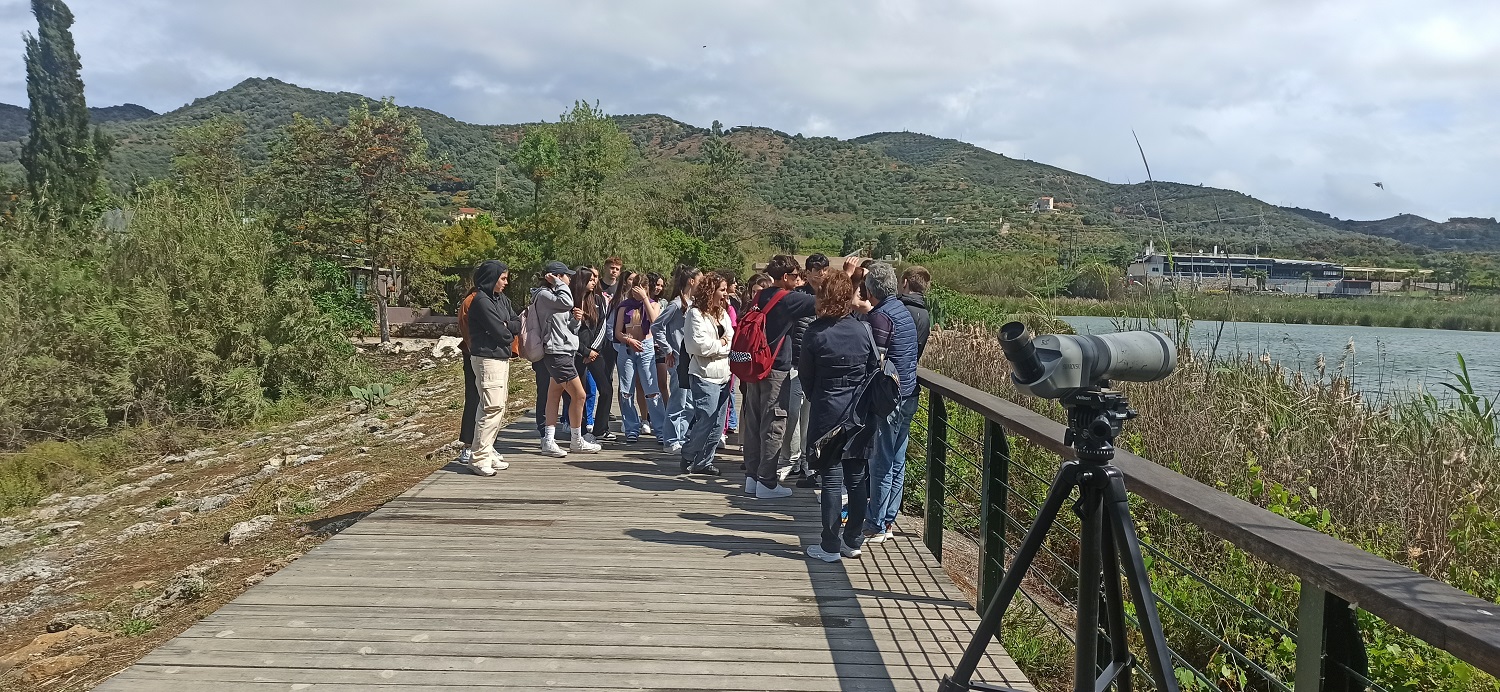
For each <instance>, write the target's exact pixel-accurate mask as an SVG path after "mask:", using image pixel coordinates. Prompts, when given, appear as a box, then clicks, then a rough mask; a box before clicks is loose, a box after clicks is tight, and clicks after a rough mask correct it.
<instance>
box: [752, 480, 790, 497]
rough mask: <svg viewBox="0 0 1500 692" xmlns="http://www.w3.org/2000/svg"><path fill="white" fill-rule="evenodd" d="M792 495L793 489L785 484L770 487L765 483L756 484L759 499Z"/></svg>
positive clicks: (756, 495) (756, 493) (756, 494)
mask: <svg viewBox="0 0 1500 692" xmlns="http://www.w3.org/2000/svg"><path fill="white" fill-rule="evenodd" d="M791 496H792V489H791V488H788V487H786V486H784V485H778V486H776V487H774V488H768V487H766V484H764V483H756V484H755V499H757V500H775V499H778V498H783V497H791Z"/></svg>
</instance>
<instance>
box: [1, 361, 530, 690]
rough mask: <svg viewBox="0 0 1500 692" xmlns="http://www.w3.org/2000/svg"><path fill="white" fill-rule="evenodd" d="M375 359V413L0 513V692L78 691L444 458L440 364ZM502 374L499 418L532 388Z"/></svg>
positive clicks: (320, 423) (335, 414) (251, 435)
mask: <svg viewBox="0 0 1500 692" xmlns="http://www.w3.org/2000/svg"><path fill="white" fill-rule="evenodd" d="M371 350H372V351H373V349H371ZM384 350H385V351H386V352H385V353H381V354H378V355H377V354H373V353H372V354H371V355H370V357H372V358H375V359H376V362H377V363H378V364H379V367H380V368H381V370H382V371H385V372H388V373H390V380H391V381H405V382H406V384H403V385H399V386H397V387H396V389H395V391H394V392H393V393H392V394H391V395H390V397H389V399H388V400H387V401H385V402H382V403H376V404H375V405H373V406H368V407H367V406H366V405H362V404H345V403H340V404H338V405H337V406H335V407H332V408H329V409H326V410H324V411H321V412H318V413H317V414H315V415H313V416H311V417H309V418H305V419H303V420H300V421H297V422H294V423H290V424H287V425H282V426H278V427H276V428H273V429H268V430H259V431H242V432H239V433H237V434H233V433H226V434H224V435H223V436H222V437H221V438H220V439H219V440H218V441H217V442H218V444H215V445H214V446H212V447H205V448H201V449H196V450H192V451H189V452H187V453H184V454H178V455H172V456H167V457H162V458H154V459H151V460H149V461H146V462H145V463H141V464H140V465H138V466H135V467H134V468H130V469H128V470H124V471H122V472H120V473H118V474H114V475H113V476H111V477H109V478H108V479H106V480H104V481H100V482H95V483H92V484H90V485H87V486H84V487H80V488H77V489H75V490H73V491H72V492H70V493H66V494H59V495H54V496H52V497H50V498H47V499H46V500H44V501H43V504H42V505H40V506H38V507H35V508H32V509H30V510H29V511H22V512H21V513H18V514H16V515H14V516H10V517H4V518H0V652H7V653H6V654H5V655H3V656H0V688H3V689H5V690H17V691H29V690H47V691H48V692H53V691H57V690H70V691H71V690H86V689H89V688H91V687H93V686H94V685H96V684H98V682H99V681H101V680H103V679H104V678H106V677H109V676H110V675H113V674H114V673H116V672H118V671H119V670H121V669H123V668H125V667H126V666H127V665H129V664H130V663H132V662H134V661H135V660H136V659H137V658H140V657H141V656H142V655H144V654H145V653H146V652H148V651H150V650H151V649H153V648H155V647H156V646H157V645H159V644H161V643H162V642H165V641H166V640H168V639H170V638H172V637H173V636H175V635H177V634H178V633H180V632H181V631H183V630H184V629H186V628H187V627H189V626H190V625H192V624H193V623H194V622H196V621H197V620H199V619H200V618H202V617H204V616H205V615H207V614H208V613H211V612H213V611H214V610H215V609H217V608H218V607H219V606H220V605H222V604H224V603H225V602H227V601H229V600H230V599H232V598H234V597H235V596H237V595H239V594H240V593H241V592H242V591H244V590H245V589H246V588H247V587H248V586H249V585H251V584H255V583H257V582H258V581H260V580H261V579H264V578H265V576H266V575H269V574H273V573H275V572H276V571H277V570H279V569H281V568H282V567H285V566H286V565H287V564H290V563H291V562H292V561H293V560H296V559H297V557H299V556H300V555H301V554H302V553H303V552H305V551H306V550H307V549H309V548H311V547H312V546H314V545H317V544H318V543H320V542H322V541H323V540H325V539H327V538H328V537H329V536H332V535H334V534H335V533H337V532H339V531H341V530H343V529H344V528H347V527H348V526H349V525H350V524H352V523H353V522H354V521H356V520H358V519H359V518H360V517H361V516H363V515H364V514H366V513H368V512H369V511H371V510H373V509H375V508H377V507H379V506H380V505H382V504H384V503H385V502H387V501H388V500H390V499H391V498H393V497H395V496H396V495H398V494H400V493H401V492H403V491H404V490H406V489H407V488H408V487H410V486H411V485H412V484H414V483H415V482H417V481H418V480H421V479H422V478H424V477H426V476H427V475H428V474H429V473H431V472H432V471H433V470H434V469H436V468H438V467H441V466H442V465H443V464H444V463H446V462H448V461H449V460H451V459H452V458H453V456H455V454H456V450H457V447H456V443H455V442H454V440H455V439H456V438H457V433H458V423H459V417H460V416H459V412H460V410H461V407H462V402H463V381H462V374H461V370H460V365H459V361H458V359H457V358H456V354H454V353H452V352H451V351H450V350H448V349H444V350H443V352H442V353H441V354H438V353H436V352H434V351H433V349H432V342H426V343H421V342H417V343H412V344H411V345H409V346H408V347H407V348H406V349H391V348H387V349H384ZM392 350H395V351H396V352H395V353H391V352H390V351H392ZM513 372H514V373H515V374H516V377H515V381H514V382H513V383H512V389H511V391H512V405H511V411H510V414H509V416H515V415H519V412H520V411H522V410H524V409H526V408H528V407H529V406H530V402H531V396H532V394H531V392H532V391H534V389H533V387H534V384H533V383H532V382H531V381H530V376H531V371H530V369H529V368H524V367H518V368H514V369H513ZM49 631H50V632H52V633H50V634H49Z"/></svg>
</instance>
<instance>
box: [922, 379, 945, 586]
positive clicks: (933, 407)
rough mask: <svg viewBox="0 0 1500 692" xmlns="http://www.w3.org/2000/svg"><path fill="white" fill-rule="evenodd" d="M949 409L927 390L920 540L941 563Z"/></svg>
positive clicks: (932, 392)
mask: <svg viewBox="0 0 1500 692" xmlns="http://www.w3.org/2000/svg"><path fill="white" fill-rule="evenodd" d="M947 472H948V408H947V405H946V404H944V402H943V396H942V395H941V394H938V393H937V392H934V391H932V390H931V389H929V390H927V507H926V508H925V509H926V516H925V517H924V525H923V527H922V538H923V541H924V542H925V543H927V550H929V551H931V552H932V555H933V557H936V558H937V560H938V562H942V561H943V502H944V495H945V494H946V493H945V490H946V489H947V484H948V478H947V477H948V473H947Z"/></svg>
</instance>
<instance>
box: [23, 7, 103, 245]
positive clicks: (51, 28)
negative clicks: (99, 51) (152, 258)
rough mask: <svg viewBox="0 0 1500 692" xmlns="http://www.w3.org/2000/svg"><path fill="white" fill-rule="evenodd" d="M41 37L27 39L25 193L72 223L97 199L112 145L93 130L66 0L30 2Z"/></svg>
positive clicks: (29, 35)
mask: <svg viewBox="0 0 1500 692" xmlns="http://www.w3.org/2000/svg"><path fill="white" fill-rule="evenodd" d="M31 13H32V14H33V15H35V16H36V22H37V33H36V35H35V36H33V35H31V34H29V33H28V34H27V35H26V95H27V96H28V97H30V99H31V112H30V113H29V114H28V116H29V121H30V125H31V133H30V137H29V138H28V139H27V140H26V144H25V145H24V146H23V147H22V148H21V165H22V166H24V167H25V168H26V187H27V190H28V191H29V192H30V193H31V196H32V199H35V200H38V201H40V200H41V199H42V198H43V197H44V196H45V197H46V199H47V200H48V202H49V204H47V205H44V207H50V208H52V209H55V210H57V211H58V212H59V213H60V214H61V215H62V218H65V219H66V218H73V217H75V216H76V215H78V214H79V212H81V211H82V210H83V209H84V208H85V207H86V206H88V204H89V202H91V201H92V200H93V198H94V194H95V190H96V189H97V187H98V184H99V170H100V168H101V162H102V159H103V157H104V156H105V155H107V154H108V150H109V144H110V140H109V139H108V138H107V137H105V136H104V134H103V133H102V132H99V131H98V130H92V131H91V130H90V128H89V109H88V104H87V103H86V102H85V101H84V99H83V78H82V77H81V76H80V75H79V71H80V70H81V69H82V65H81V64H80V63H79V60H78V52H77V51H76V50H74V48H73V32H72V30H71V27H72V26H73V13H72V11H70V10H69V9H68V6H67V5H66V4H64V3H63V1H62V0H31Z"/></svg>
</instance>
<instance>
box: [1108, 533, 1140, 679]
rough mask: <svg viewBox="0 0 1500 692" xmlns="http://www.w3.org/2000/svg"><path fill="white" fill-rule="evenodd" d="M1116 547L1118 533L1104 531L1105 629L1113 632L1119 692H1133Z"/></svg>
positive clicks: (1111, 648) (1111, 647)
mask: <svg viewBox="0 0 1500 692" xmlns="http://www.w3.org/2000/svg"><path fill="white" fill-rule="evenodd" d="M1116 550H1117V546H1116V544H1115V537H1114V531H1113V530H1108V531H1105V532H1104V548H1103V558H1104V608H1105V611H1104V616H1105V620H1106V623H1105V626H1104V629H1105V631H1106V632H1108V633H1109V652H1110V664H1111V665H1113V666H1118V667H1119V671H1120V673H1119V675H1118V676H1116V677H1115V692H1130V691H1131V687H1132V685H1131V680H1130V669H1131V668H1132V664H1133V663H1134V661H1133V659H1132V657H1131V655H1130V633H1129V632H1128V631H1127V630H1126V629H1125V597H1124V595H1123V592H1122V591H1121V589H1120V560H1119V557H1118V553H1116V552H1115V551H1116Z"/></svg>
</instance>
